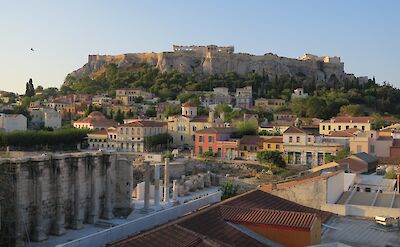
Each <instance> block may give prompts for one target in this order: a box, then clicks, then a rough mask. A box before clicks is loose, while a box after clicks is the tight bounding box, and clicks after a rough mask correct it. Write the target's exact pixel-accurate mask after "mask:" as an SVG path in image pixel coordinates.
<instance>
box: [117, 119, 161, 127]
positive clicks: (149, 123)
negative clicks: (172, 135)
mask: <svg viewBox="0 0 400 247" xmlns="http://www.w3.org/2000/svg"><path fill="white" fill-rule="evenodd" d="M166 125H167V123H166V122H159V121H152V120H138V121H135V122H131V123H127V124H122V125H120V126H119V127H163V126H166Z"/></svg>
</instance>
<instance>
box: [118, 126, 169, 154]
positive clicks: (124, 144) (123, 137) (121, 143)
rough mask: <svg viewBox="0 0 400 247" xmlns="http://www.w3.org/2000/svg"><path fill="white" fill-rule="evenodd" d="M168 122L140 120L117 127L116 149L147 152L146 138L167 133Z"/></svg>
mask: <svg viewBox="0 0 400 247" xmlns="http://www.w3.org/2000/svg"><path fill="white" fill-rule="evenodd" d="M167 128H168V125H167V123H166V122H161V121H153V120H140V119H138V120H137V121H133V122H129V123H126V124H121V125H118V126H117V127H116V147H117V149H118V150H121V151H130V152H145V151H146V147H145V138H146V137H149V136H155V135H159V134H164V133H167Z"/></svg>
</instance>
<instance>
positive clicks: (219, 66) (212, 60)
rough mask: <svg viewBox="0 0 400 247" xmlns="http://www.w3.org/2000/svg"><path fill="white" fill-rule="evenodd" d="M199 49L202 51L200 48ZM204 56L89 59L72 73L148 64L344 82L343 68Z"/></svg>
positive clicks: (247, 57) (215, 52) (213, 52)
mask: <svg viewBox="0 0 400 247" xmlns="http://www.w3.org/2000/svg"><path fill="white" fill-rule="evenodd" d="M199 49H200V48H199ZM205 50H206V51H205V52H198V51H197V50H196V51H177V52H160V53H130V54H122V55H116V56H108V55H102V56H100V55H90V56H89V60H88V63H87V64H85V65H84V66H83V67H82V68H80V69H78V70H76V71H74V72H72V73H71V74H70V75H72V76H75V77H78V78H79V77H83V76H91V75H93V73H95V72H96V71H99V70H101V68H103V66H104V65H106V64H109V63H115V64H117V65H118V66H121V67H124V66H127V65H129V64H132V63H146V64H150V65H153V66H156V67H157V68H158V69H160V71H170V70H177V71H180V72H182V73H193V72H196V73H199V74H224V73H227V72H236V73H237V74H239V75H242V76H244V75H247V74H248V73H251V72H255V73H258V74H260V75H261V74H263V73H265V74H267V75H269V76H270V77H271V78H274V77H275V75H281V74H289V75H292V76H293V75H298V74H302V75H305V76H306V77H309V78H317V79H319V80H323V81H325V80H329V78H330V77H331V76H332V75H334V76H335V77H336V78H337V79H339V80H340V79H344V78H345V73H344V64H343V63H340V62H339V63H336V62H332V63H330V62H324V61H316V60H306V61H303V60H298V59H293V58H285V57H279V56H277V55H274V54H271V53H267V54H265V55H257V56H256V55H251V54H245V53H233V52H220V51H218V49H217V50H215V49H205Z"/></svg>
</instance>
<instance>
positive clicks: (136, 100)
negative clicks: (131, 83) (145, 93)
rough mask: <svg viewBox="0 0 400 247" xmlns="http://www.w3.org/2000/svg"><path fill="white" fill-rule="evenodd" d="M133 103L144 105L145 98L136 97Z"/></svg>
mask: <svg viewBox="0 0 400 247" xmlns="http://www.w3.org/2000/svg"><path fill="white" fill-rule="evenodd" d="M133 101H134V102H135V103H138V104H139V103H142V102H143V97H142V96H138V97H135V98H134V99H133Z"/></svg>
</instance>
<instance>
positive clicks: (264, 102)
mask: <svg viewBox="0 0 400 247" xmlns="http://www.w3.org/2000/svg"><path fill="white" fill-rule="evenodd" d="M254 105H255V107H258V108H261V109H263V110H275V109H276V108H278V107H282V106H284V105H285V100H283V99H264V98H259V99H256V100H255V101H254Z"/></svg>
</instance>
